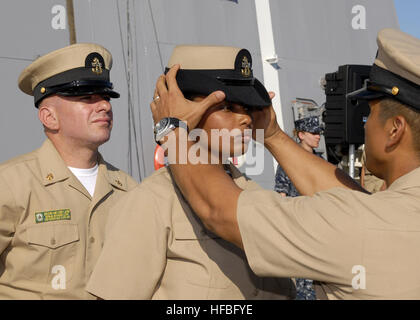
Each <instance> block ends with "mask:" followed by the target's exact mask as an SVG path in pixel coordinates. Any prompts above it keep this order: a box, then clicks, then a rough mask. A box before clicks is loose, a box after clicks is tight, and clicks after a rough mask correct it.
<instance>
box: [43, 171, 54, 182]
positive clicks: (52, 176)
mask: <svg viewBox="0 0 420 320" xmlns="http://www.w3.org/2000/svg"><path fill="white" fill-rule="evenodd" d="M45 178H46V179H47V180H48V181H51V180H52V179H54V175H53V174H52V173H49V174H47V176H46V177H45Z"/></svg>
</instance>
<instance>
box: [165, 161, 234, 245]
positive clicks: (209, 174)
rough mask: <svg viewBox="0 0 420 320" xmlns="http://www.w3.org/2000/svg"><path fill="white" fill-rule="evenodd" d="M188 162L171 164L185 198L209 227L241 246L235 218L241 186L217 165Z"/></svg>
mask: <svg viewBox="0 0 420 320" xmlns="http://www.w3.org/2000/svg"><path fill="white" fill-rule="evenodd" d="M187 162H188V163H187V164H179V162H176V163H171V164H170V169H171V172H172V174H173V176H174V178H175V181H176V182H177V185H178V187H179V188H180V190H181V192H182V194H183V195H184V197H185V199H186V200H187V201H188V203H189V204H190V206H191V208H192V209H193V210H194V212H195V213H196V214H197V215H198V216H199V217H200V219H201V220H202V221H203V223H204V225H205V226H206V228H208V229H210V230H211V231H212V232H214V233H216V234H218V235H219V236H221V237H222V238H224V239H225V240H228V241H230V242H233V243H234V244H236V245H237V246H239V247H242V240H241V237H240V232H239V227H238V223H237V219H236V207H237V203H238V198H239V195H240V193H241V191H242V189H240V188H239V187H237V185H236V184H235V183H234V182H233V180H232V179H231V178H230V177H229V176H228V175H227V174H226V172H225V171H224V170H223V169H221V168H220V167H218V166H216V165H211V164H194V165H193V164H191V163H189V161H188V160H187ZM203 177H205V180H204V179H203Z"/></svg>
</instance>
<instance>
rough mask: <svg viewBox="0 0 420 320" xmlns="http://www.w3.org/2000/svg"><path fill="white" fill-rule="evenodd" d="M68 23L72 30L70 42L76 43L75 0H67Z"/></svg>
mask: <svg viewBox="0 0 420 320" xmlns="http://www.w3.org/2000/svg"><path fill="white" fill-rule="evenodd" d="M66 7H67V10H66V11H67V23H68V25H69V32H70V44H75V43H76V26H75V24H74V5H73V0H66Z"/></svg>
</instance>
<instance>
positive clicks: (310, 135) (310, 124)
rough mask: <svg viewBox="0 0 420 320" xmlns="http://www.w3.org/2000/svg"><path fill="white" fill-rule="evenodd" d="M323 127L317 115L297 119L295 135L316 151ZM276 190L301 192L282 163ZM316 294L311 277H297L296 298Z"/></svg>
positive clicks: (293, 194) (288, 193)
mask: <svg viewBox="0 0 420 320" xmlns="http://www.w3.org/2000/svg"><path fill="white" fill-rule="evenodd" d="M321 133H322V128H321V126H320V124H319V118H318V117H317V116H310V117H306V118H302V119H299V120H296V121H295V129H294V130H293V135H294V137H296V138H297V139H298V141H299V145H300V146H301V147H302V148H303V149H305V150H306V151H308V152H310V153H314V154H316V153H315V150H314V149H316V148H318V147H319V141H320V139H321ZM274 190H275V191H277V192H278V193H280V194H281V195H282V196H284V197H297V196H299V192H298V191H297V190H296V187H295V186H294V185H293V183H292V181H291V180H290V178H289V177H288V176H287V174H286V172H285V171H284V170H283V168H282V167H281V166H280V165H277V171H276V177H275V185H274ZM315 299H316V294H315V290H314V288H313V281H312V280H310V279H302V278H297V279H296V300H315Z"/></svg>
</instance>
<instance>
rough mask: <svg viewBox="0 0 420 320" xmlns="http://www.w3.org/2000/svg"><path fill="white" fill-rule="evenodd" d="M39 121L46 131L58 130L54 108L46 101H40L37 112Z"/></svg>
mask: <svg viewBox="0 0 420 320" xmlns="http://www.w3.org/2000/svg"><path fill="white" fill-rule="evenodd" d="M38 118H39V121H41V123H42V124H43V125H44V127H45V128H46V129H49V130H53V131H56V130H58V129H59V121H58V115H57V111H56V109H55V107H53V106H51V105H50V104H49V102H48V101H42V103H41V104H40V106H39V110H38Z"/></svg>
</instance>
